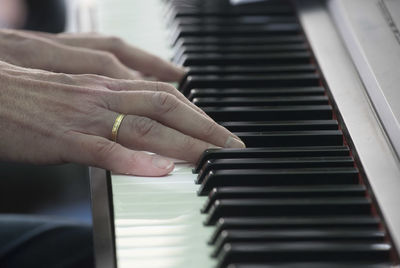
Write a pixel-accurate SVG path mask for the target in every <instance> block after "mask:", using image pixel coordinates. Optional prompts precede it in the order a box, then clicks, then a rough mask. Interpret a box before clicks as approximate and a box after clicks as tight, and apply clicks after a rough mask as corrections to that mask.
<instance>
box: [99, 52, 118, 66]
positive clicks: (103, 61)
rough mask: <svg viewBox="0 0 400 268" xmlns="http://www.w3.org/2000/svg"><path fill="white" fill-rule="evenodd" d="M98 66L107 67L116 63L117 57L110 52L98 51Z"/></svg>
mask: <svg viewBox="0 0 400 268" xmlns="http://www.w3.org/2000/svg"><path fill="white" fill-rule="evenodd" d="M98 58H99V64H100V67H103V68H109V66H110V65H116V64H117V62H118V59H117V57H115V55H114V54H112V53H110V52H103V51H102V52H98Z"/></svg>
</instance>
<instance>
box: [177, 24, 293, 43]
mask: <svg viewBox="0 0 400 268" xmlns="http://www.w3.org/2000/svg"><path fill="white" fill-rule="evenodd" d="M299 29H300V26H299V24H298V23H281V24H267V25H257V24H256V25H233V26H231V25H228V26H225V25H224V26H222V25H219V26H216V25H200V26H192V25H189V26H180V27H177V28H176V29H175V32H173V33H172V34H171V43H172V44H175V43H176V42H177V41H178V39H180V38H182V37H209V36H211V37H212V36H218V37H225V36H226V37H235V36H239V37H247V36H277V35H292V34H293V35H294V34H298V33H299Z"/></svg>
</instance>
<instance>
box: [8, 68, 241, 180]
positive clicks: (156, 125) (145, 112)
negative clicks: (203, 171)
mask: <svg viewBox="0 0 400 268" xmlns="http://www.w3.org/2000/svg"><path fill="white" fill-rule="evenodd" d="M0 85H2V86H1V87H0V118H1V120H0V130H1V131H0V159H2V160H7V161H19V162H31V163H40V164H44V163H62V162H77V163H82V164H86V165H92V166H98V167H102V168H105V169H109V170H112V171H114V172H118V173H128V174H136V175H145V176H161V175H165V174H168V173H169V172H170V171H171V170H172V169H173V163H172V162H170V161H169V160H167V159H165V158H162V157H160V156H158V155H150V154H147V153H145V152H142V150H145V151H151V152H154V153H157V154H161V155H165V156H170V157H174V158H179V159H184V160H187V161H190V162H195V161H197V160H198V158H199V156H200V154H201V153H202V152H203V151H204V150H205V149H207V148H209V147H216V146H218V147H238V148H240V147H244V144H243V143H242V142H241V141H240V140H238V139H237V137H236V136H235V135H233V134H232V133H230V132H229V131H228V130H226V129H225V128H223V127H222V126H219V125H218V124H216V123H215V122H214V121H212V120H211V119H210V118H209V117H207V116H206V115H205V114H204V112H202V111H200V109H199V108H198V107H196V106H194V105H193V104H192V103H190V102H189V101H188V100H187V99H186V98H185V97H184V96H183V95H182V94H181V93H179V92H178V91H177V90H176V89H175V88H174V87H172V86H171V85H169V84H166V83H161V82H149V81H131V80H118V79H112V78H107V77H103V76H97V75H66V74H55V73H52V72H47V71H41V70H34V69H26V68H22V67H17V66H13V65H11V64H7V63H4V62H0ZM119 113H123V114H127V116H126V117H125V119H124V120H123V121H122V124H121V126H120V129H119V133H118V143H115V142H112V141H110V140H109V139H110V137H111V129H112V126H113V124H114V120H115V118H116V117H117V115H118V114H119Z"/></svg>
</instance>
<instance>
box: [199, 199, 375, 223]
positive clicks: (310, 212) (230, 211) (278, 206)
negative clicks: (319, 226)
mask: <svg viewBox="0 0 400 268" xmlns="http://www.w3.org/2000/svg"><path fill="white" fill-rule="evenodd" d="M370 214H371V200H370V199H368V198H365V197H356V198H354V197H347V198H343V197H341V198H290V199H288V198H287V199H278V198H277V199H272V198H271V199H267V198H264V199H222V200H218V201H217V202H215V203H214V205H213V206H212V207H211V209H210V211H209V213H208V215H207V218H206V220H205V221H204V224H205V225H214V224H215V223H216V222H217V221H218V219H220V218H226V217H239V216H241V217H267V216H268V217H274V216H292V217H294V216H316V215H318V216H324V215H325V216H332V215H370Z"/></svg>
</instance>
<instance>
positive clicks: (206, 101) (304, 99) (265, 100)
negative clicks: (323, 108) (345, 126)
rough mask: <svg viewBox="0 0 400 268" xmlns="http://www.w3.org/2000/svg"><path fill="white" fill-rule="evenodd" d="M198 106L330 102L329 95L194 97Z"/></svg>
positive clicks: (321, 103) (315, 103)
mask: <svg viewBox="0 0 400 268" xmlns="http://www.w3.org/2000/svg"><path fill="white" fill-rule="evenodd" d="M192 102H193V103H194V104H196V106H198V107H200V108H202V107H207V106H211V107H229V106H284V105H323V104H329V99H328V97H327V96H295V97H292V96H288V97H241V98H239V97H228V98H213V97H209V98H194V99H193V100H192Z"/></svg>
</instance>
